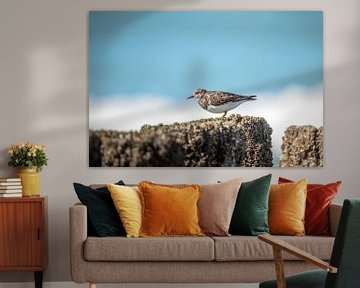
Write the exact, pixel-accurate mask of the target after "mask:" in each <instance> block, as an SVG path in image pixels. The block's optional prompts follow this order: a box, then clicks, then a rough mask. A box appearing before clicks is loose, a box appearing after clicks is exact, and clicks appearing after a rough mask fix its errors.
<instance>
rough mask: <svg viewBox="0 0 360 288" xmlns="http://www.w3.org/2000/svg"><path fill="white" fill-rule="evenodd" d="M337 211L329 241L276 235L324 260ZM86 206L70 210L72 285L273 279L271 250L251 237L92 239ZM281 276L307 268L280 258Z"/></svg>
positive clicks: (334, 219) (335, 212)
mask: <svg viewBox="0 0 360 288" xmlns="http://www.w3.org/2000/svg"><path fill="white" fill-rule="evenodd" d="M341 208H342V206H341V205H339V204H331V205H330V208H329V217H330V219H329V220H330V236H303V237H298V236H279V237H280V238H281V239H283V240H285V241H287V242H289V243H291V244H293V245H295V246H297V247H299V248H301V249H303V250H305V251H307V252H309V253H311V254H313V255H315V256H317V257H319V258H321V259H323V260H324V261H328V260H329V259H330V256H331V251H332V246H333V242H334V236H335V234H336V229H337V225H338V221H339V217H340V213H341ZM87 225H88V222H87V207H86V206H84V205H82V204H75V205H74V206H72V207H71V208H70V259H71V276H72V279H73V281H75V282H77V283H89V284H90V287H91V288H95V287H96V283H258V282H261V281H264V280H267V279H272V278H274V276H275V268H274V264H273V253H272V249H271V246H270V245H267V244H265V243H264V242H262V241H260V240H258V239H257V237H255V236H229V237H207V236H206V237H146V238H126V237H92V236H88V227H87ZM284 260H285V262H286V265H285V273H286V274H293V273H297V272H301V271H305V270H309V269H312V268H313V267H312V266H311V265H310V264H307V263H305V262H303V261H298V260H297V259H296V258H294V257H293V256H291V255H288V254H286V253H285V254H284Z"/></svg>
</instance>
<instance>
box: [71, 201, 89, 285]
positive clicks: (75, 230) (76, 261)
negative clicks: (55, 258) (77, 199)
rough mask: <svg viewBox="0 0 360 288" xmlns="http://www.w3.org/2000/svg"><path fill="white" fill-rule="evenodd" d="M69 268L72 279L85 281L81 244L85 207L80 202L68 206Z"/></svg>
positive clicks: (82, 243)
mask: <svg viewBox="0 0 360 288" xmlns="http://www.w3.org/2000/svg"><path fill="white" fill-rule="evenodd" d="M69 213H70V268H71V277H72V279H73V281H75V282H78V283H83V282H85V279H86V263H85V259H84V252H83V245H84V242H85V240H86V238H87V208H86V206H85V205H82V204H75V205H74V206H72V207H70V211H69Z"/></svg>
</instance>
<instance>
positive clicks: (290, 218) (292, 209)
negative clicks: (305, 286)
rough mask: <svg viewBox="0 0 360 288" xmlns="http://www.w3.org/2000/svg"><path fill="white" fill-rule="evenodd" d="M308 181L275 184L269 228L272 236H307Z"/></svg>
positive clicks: (271, 195)
mask: <svg viewBox="0 0 360 288" xmlns="http://www.w3.org/2000/svg"><path fill="white" fill-rule="evenodd" d="M306 185H307V180H306V179H302V180H300V181H298V182H293V183H285V184H273V185H271V188H270V195H269V228H270V233H271V234H282V235H296V236H303V235H304V234H305V226H304V219H305V207H306V193H307V190H306Z"/></svg>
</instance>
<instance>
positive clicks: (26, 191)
mask: <svg viewBox="0 0 360 288" xmlns="http://www.w3.org/2000/svg"><path fill="white" fill-rule="evenodd" d="M16 176H17V177H18V178H21V185H22V196H23V197H37V196H40V177H39V173H38V172H37V168H36V167H35V166H33V167H31V168H30V167H20V168H19V171H18V173H17V174H16Z"/></svg>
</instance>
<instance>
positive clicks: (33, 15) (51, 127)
mask: <svg viewBox="0 0 360 288" xmlns="http://www.w3.org/2000/svg"><path fill="white" fill-rule="evenodd" d="M195 2H198V1H197V0H190V1H187V5H191V3H195ZM84 3H85V2H83V1H79V2H77V3H72V2H71V4H70V2H66V1H63V2H61V1H60V2H56V3H50V2H44V1H38V0H35V1H32V2H31V3H21V5H20V4H19V3H18V1H7V3H6V9H1V10H0V19H1V20H0V22H1V23H4V25H0V34H1V35H2V45H1V46H2V47H1V54H0V59H1V67H0V76H1V77H0V79H1V87H2V93H7V94H8V95H9V96H8V98H7V99H6V101H5V102H3V101H2V103H1V105H0V115H1V116H0V117H1V126H0V135H1V147H0V175H1V177H11V176H14V175H15V173H16V170H15V169H13V168H8V167H7V161H8V155H7V147H8V146H10V145H11V144H14V143H18V142H24V141H31V142H36V143H41V144H44V145H46V146H48V148H49V149H48V151H47V152H48V153H47V154H48V157H49V166H47V167H45V169H44V170H43V171H42V172H41V194H42V195H48V196H49V207H48V209H49V216H48V218H49V265H48V268H47V270H46V272H45V274H44V278H45V279H44V281H68V280H70V279H71V278H70V269H69V256H68V255H69V247H68V246H69V245H68V239H69V235H68V221H67V220H66V219H67V217H68V207H70V206H71V205H72V204H73V203H74V202H76V201H77V200H76V198H75V196H74V195H75V194H74V193H72V187H71V183H72V182H73V181H75V180H77V181H79V180H80V179H81V177H84V178H86V175H87V174H88V172H89V171H88V170H87V169H86V168H87V167H88V160H87V158H88V152H87V151H88V147H87V146H88V141H87V139H88V119H87V108H88V104H87V88H86V87H87V64H86V63H87V25H88V11H89V10H91V9H92V10H97V9H98V10H104V9H106V8H108V6H107V7H105V8H104V7H103V4H101V2H98V5H95V4H94V3H92V4H91V5H89V4H87V3H85V4H84ZM140 4H141V5H140ZM140 4H133V3H132V4H131V6H129V7H123V4H122V5H121V4H117V5H119V6H118V7H117V6H115V5H113V6H111V10H117V9H118V10H124V9H126V8H128V9H130V10H134V9H140V8H141V9H147V7H146V4H145V5H144V4H143V3H140ZM138 5H140V6H141V7H137V6H138ZM177 5H182V3H181V2H180V1H172V2H171V3H168V2H166V1H163V3H161V2H160V3H159V5H157V6H156V7H154V4H152V6H149V7H148V9H149V10H150V9H171V8H172V7H174V6H177ZM15 16H16V19H17V21H14V17H15ZM136 21H138V19H136V18H133V19H128V21H127V22H126V23H124V25H132V24H133V23H135V22H136ZM14 114H15V116H14ZM84 175H85V176H84ZM12 281H14V282H24V281H29V282H31V281H33V275H31V273H28V272H26V273H12V272H2V273H1V274H0V282H12Z"/></svg>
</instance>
